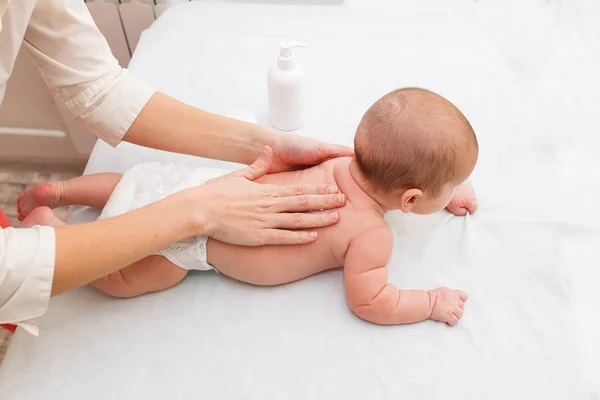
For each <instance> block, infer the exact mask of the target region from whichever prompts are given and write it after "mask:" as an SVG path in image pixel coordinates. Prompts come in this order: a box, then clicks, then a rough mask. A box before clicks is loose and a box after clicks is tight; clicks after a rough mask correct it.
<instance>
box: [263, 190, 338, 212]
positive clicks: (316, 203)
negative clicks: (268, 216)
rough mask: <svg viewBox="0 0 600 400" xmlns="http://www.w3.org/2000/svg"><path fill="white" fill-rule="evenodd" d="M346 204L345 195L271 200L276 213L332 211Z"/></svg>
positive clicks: (306, 196)
mask: <svg viewBox="0 0 600 400" xmlns="http://www.w3.org/2000/svg"><path fill="white" fill-rule="evenodd" d="M344 204H346V196H344V195H343V194H326V195H317V194H303V195H301V196H289V197H281V198H277V199H272V200H270V204H269V208H270V209H271V211H274V212H279V213H282V212H302V211H316V210H330V209H332V208H338V207H341V206H343V205H344Z"/></svg>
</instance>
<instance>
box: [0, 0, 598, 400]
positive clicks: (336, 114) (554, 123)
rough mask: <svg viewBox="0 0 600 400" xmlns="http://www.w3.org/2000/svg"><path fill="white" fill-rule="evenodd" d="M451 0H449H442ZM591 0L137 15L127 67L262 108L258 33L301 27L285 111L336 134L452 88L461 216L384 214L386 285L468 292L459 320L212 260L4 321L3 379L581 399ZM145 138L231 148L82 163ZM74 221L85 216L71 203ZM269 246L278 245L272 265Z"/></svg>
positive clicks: (342, 137) (263, 62) (31, 394)
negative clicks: (393, 95)
mask: <svg viewBox="0 0 600 400" xmlns="http://www.w3.org/2000/svg"><path fill="white" fill-rule="evenodd" d="M450 3H452V4H450ZM598 4H600V3H597V2H595V1H579V0H571V1H569V2H565V1H562V2H561V1H541V0H539V1H538V0H536V1H533V0H529V1H466V0H465V1H454V2H448V1H428V2H417V1H395V2H391V1H388V2H386V1H368V2H367V1H365V2H359V1H349V0H348V1H346V3H345V4H344V5H343V6H327V7H318V6H298V5H295V6H276V5H272V4H268V5H264V4H263V5H242V4H219V3H211V2H196V3H194V2H193V3H190V4H185V5H182V6H177V7H174V8H172V9H170V10H169V11H167V12H166V13H165V14H163V16H162V17H161V18H160V19H159V20H158V21H157V22H156V23H155V24H154V25H153V27H152V28H151V29H150V30H148V31H147V32H145V33H144V35H143V36H142V38H141V41H140V43H139V45H138V50H137V52H136V54H135V56H134V57H133V60H132V63H131V67H130V69H131V70H132V71H133V72H135V73H137V74H138V75H139V76H141V77H142V78H144V79H146V80H148V82H150V83H151V84H153V85H155V86H156V87H157V88H158V89H159V90H162V91H164V92H166V93H167V94H170V95H172V96H175V97H177V98H178V99H181V100H183V101H186V102H188V103H190V104H193V105H195V106H198V107H202V108H205V109H208V110H210V111H214V112H218V113H223V114H226V113H228V112H229V111H230V110H233V109H236V108H248V109H250V110H252V111H253V112H254V113H255V114H256V115H257V116H258V119H259V122H260V123H263V124H266V90H265V86H266V72H267V68H268V66H269V64H270V63H271V62H272V61H273V59H274V57H275V55H276V52H277V41H278V39H279V38H281V37H283V36H291V37H293V38H295V39H300V40H304V41H306V42H308V44H309V46H310V47H309V49H307V50H306V51H303V52H298V57H299V59H300V60H301V62H302V63H303V64H304V65H305V66H306V67H307V71H308V72H309V76H308V79H309V93H310V95H309V100H310V105H309V111H310V118H309V122H308V124H307V125H306V127H305V128H303V130H302V133H303V134H305V135H310V136H313V137H318V138H321V139H324V140H329V141H334V142H341V143H345V144H351V143H352V137H353V132H354V129H355V127H356V124H357V123H358V121H359V119H360V117H361V116H362V113H363V112H364V111H365V110H366V108H367V107H368V106H369V105H370V104H371V103H372V102H373V101H374V100H376V99H377V98H378V97H379V96H381V95H382V94H384V93H385V92H387V91H389V90H391V89H394V88H397V87H401V86H423V87H426V88H430V89H432V90H435V91H437V92H439V93H440V94H442V95H444V96H446V97H447V98H449V99H450V100H451V101H453V102H454V103H455V104H457V105H458V106H459V107H460V108H461V109H462V110H463V112H464V113H465V115H466V116H467V118H469V120H470V121H471V123H472V125H473V127H474V128H475V130H476V132H477V134H478V138H479V142H480V149H481V151H480V162H479V165H478V166H477V169H476V171H475V173H474V175H473V177H472V183H473V184H474V186H475V188H476V192H477V195H478V197H479V203H480V210H479V212H478V213H477V214H476V215H473V216H468V217H466V218H457V217H451V216H450V215H449V214H447V213H445V212H444V213H440V214H438V215H435V216H432V217H416V216H403V215H400V214H397V213H392V214H390V215H389V218H388V220H389V222H390V224H391V226H392V227H393V230H394V233H395V249H394V255H393V259H392V261H391V263H390V265H389V270H390V281H392V282H393V283H395V284H397V285H398V286H400V287H405V288H412V287H419V288H430V287H436V286H440V285H444V286H451V287H452V286H453V287H460V288H463V289H465V290H467V291H468V292H469V295H470V298H469V301H468V303H467V307H466V313H465V317H464V319H463V320H462V321H461V322H460V324H459V326H458V327H456V328H448V327H446V326H444V325H442V324H438V323H433V322H425V323H421V324H417V325H412V326H397V327H380V326H375V325H371V324H368V323H365V322H363V321H361V320H359V319H357V318H355V317H354V316H352V315H351V314H350V312H349V311H348V310H347V307H346V304H345V301H344V295H343V282H342V274H341V272H339V271H333V272H329V273H325V274H321V275H319V276H315V277H312V278H309V279H306V280H304V281H301V282H297V283H294V284H290V285H285V286H281V287H276V288H256V287H251V286H248V285H244V284H241V283H237V282H233V281H231V280H228V279H226V278H224V277H223V276H217V275H216V274H214V273H212V272H209V273H196V274H193V275H191V276H190V277H189V278H187V279H186V280H185V281H184V282H183V283H182V284H180V285H178V286H177V287H175V288H173V289H171V290H168V291H164V292H162V293H157V294H153V295H148V296H143V297H141V298H137V299H132V300H127V301H123V300H115V299H110V298H107V297H105V296H103V295H101V294H99V293H98V292H96V291H95V290H92V289H90V288H84V289H79V290H76V291H73V292H71V293H69V294H66V295H63V296H59V297H58V298H55V299H53V300H52V302H51V304H50V310H49V312H48V314H47V315H46V316H44V317H43V318H42V319H41V320H40V321H39V322H40V325H41V336H40V337H39V338H33V337H31V336H29V335H27V334H25V333H24V332H18V333H17V335H16V337H15V340H14V341H13V345H12V347H11V348H10V350H9V352H8V354H7V357H6V359H5V361H4V364H3V366H2V369H1V370H0V398H2V399H3V400H5V399H6V400H9V399H19V400H26V399H40V398H61V399H82V398H85V399H107V398H110V399H164V398H176V399H179V398H206V399H250V400H254V399H286V400H288V399H299V400H300V399H303V400H304V399H342V398H346V399H398V398H406V399H446V400H453V399H460V400H467V399H477V400H479V399H557V400H558V399H561V400H562V399H577V400H578V399H585V400H591V399H598V398H599V397H600V384H599V380H600V378H599V376H600V373H598V371H599V370H600V368H599V365H600V347H599V345H598V337H600V326H599V325H598V316H599V312H598V304H600V295H599V294H598V290H597V286H598V284H597V282H598V281H599V280H600V268H599V261H598V260H599V259H600V228H599V226H600V225H599V224H600V210H599V208H598V202H599V201H598V200H599V195H600V156H599V154H600V140H599V136H598V134H599V133H600V129H599V128H600V124H599V123H598V110H600V79H599V78H598V71H600V68H599V67H600V52H599V51H598V50H600V48H599V43H598V41H597V38H598V35H599V34H600V28H598V27H596V25H597V18H596V17H594V15H596V16H598V15H600V14H599V11H600V8H599V5H598ZM148 160H181V161H187V162H190V163H194V164H197V165H210V166H219V167H221V166H224V165H226V166H229V167H236V166H235V165H231V164H225V163H218V162H214V161H210V160H203V159H199V158H193V157H185V156H178V155H173V154H167V153H164V152H157V151H151V150H148V149H143V148H139V147H135V146H131V145H127V144H123V145H121V146H119V147H118V148H117V149H111V148H110V147H109V146H107V145H105V144H103V143H98V144H97V146H96V148H95V150H94V153H93V154H92V157H91V159H90V162H89V165H88V168H87V170H86V172H87V173H93V172H100V171H123V170H124V169H126V168H128V167H130V166H132V165H134V164H136V163H139V162H142V161H148ZM72 211H73V212H72V222H82V221H87V220H90V219H93V218H95V216H96V215H97V213H95V211H94V210H89V209H83V208H74V209H73V210H72ZM282 268H285V266H282Z"/></svg>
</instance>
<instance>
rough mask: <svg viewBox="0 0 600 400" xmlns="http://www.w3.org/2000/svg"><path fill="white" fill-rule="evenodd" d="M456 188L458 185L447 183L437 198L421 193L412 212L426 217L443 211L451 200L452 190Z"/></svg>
mask: <svg viewBox="0 0 600 400" xmlns="http://www.w3.org/2000/svg"><path fill="white" fill-rule="evenodd" d="M457 186H458V185H457V184H455V183H447V184H446V185H444V187H443V188H442V189H441V190H440V192H439V193H438V194H437V196H431V195H429V194H427V193H423V195H422V197H421V198H420V199H419V201H418V202H417V204H415V206H414V207H413V209H412V212H413V213H415V214H420V215H428V214H434V213H436V212H438V211H441V210H443V209H444V208H446V207H447V206H448V204H450V200H452V196H453V195H454V190H455V189H456V187H457Z"/></svg>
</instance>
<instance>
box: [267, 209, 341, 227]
mask: <svg viewBox="0 0 600 400" xmlns="http://www.w3.org/2000/svg"><path fill="white" fill-rule="evenodd" d="M339 219H340V214H339V213H338V212H337V211H328V212H321V213H310V214H308V213H279V214H275V215H273V217H272V218H270V220H269V221H267V226H268V227H269V228H277V229H306V228H322V227H324V226H329V225H332V224H335V223H336V222H338V221H339Z"/></svg>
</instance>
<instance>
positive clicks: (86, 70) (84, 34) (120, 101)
mask: <svg viewBox="0 0 600 400" xmlns="http://www.w3.org/2000/svg"><path fill="white" fill-rule="evenodd" d="M23 46H24V47H25V48H26V49H27V51H28V52H29V54H30V55H31V56H32V58H33V59H34V61H35V62H36V64H37V66H38V70H39V72H40V74H41V76H42V78H43V79H44V80H45V82H46V84H47V85H48V87H49V88H50V91H51V93H52V96H53V97H54V99H55V101H56V102H57V103H59V104H61V105H62V106H63V107H64V109H65V110H66V111H67V112H68V114H70V115H71V116H72V117H73V119H75V120H78V121H79V122H81V123H83V124H84V125H85V127H86V128H87V129H88V130H89V131H91V132H92V133H93V134H95V135H96V136H98V137H99V138H100V139H102V140H104V141H105V142H107V143H109V144H110V145H112V146H116V145H117V144H119V142H120V141H121V140H122V138H123V136H124V135H125V133H126V132H127V130H128V129H129V127H130V126H131V124H132V123H133V121H134V120H135V119H136V118H137V116H138V115H139V113H140V111H141V110H142V108H143V107H144V106H145V105H146V103H147V102H148V100H149V99H150V97H152V95H153V94H154V93H155V89H154V88H152V87H151V86H149V85H148V84H146V83H144V82H143V81H142V80H140V79H138V78H136V77H135V76H133V75H132V74H130V73H128V71H127V70H126V69H123V68H121V67H120V66H119V64H118V61H117V60H116V59H115V57H114V56H113V55H112V53H111V50H110V48H109V46H108V43H107V42H106V39H105V38H104V36H103V35H102V33H100V31H99V30H98V28H97V26H96V24H95V23H94V20H93V19H92V16H91V15H90V13H89V11H88V9H87V6H86V5H85V3H84V2H83V1H82V0H61V1H38V2H37V4H36V6H35V8H34V10H33V13H32V16H31V20H30V22H29V25H28V27H27V31H26V33H25V37H24V41H23Z"/></svg>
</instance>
